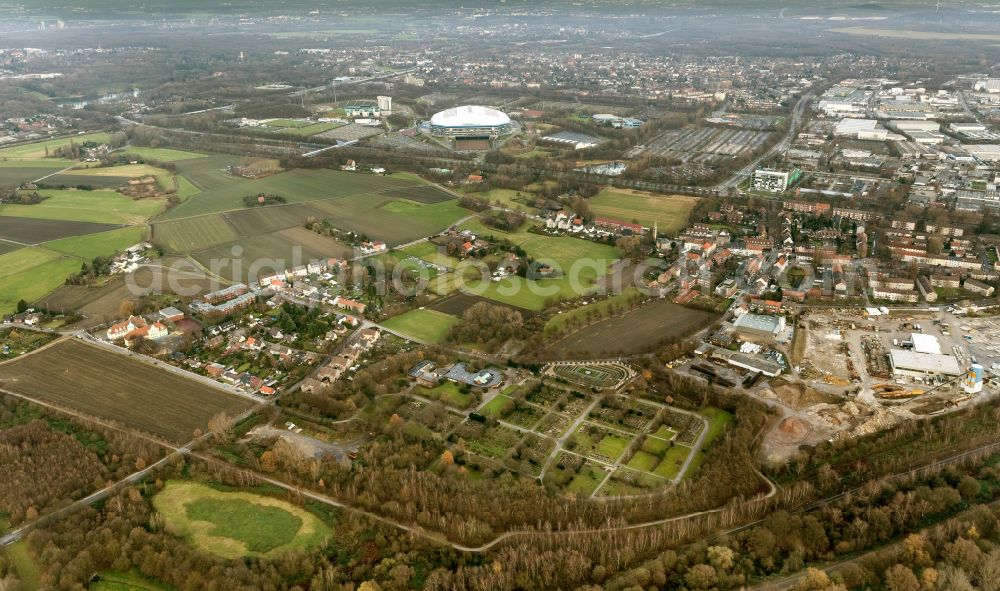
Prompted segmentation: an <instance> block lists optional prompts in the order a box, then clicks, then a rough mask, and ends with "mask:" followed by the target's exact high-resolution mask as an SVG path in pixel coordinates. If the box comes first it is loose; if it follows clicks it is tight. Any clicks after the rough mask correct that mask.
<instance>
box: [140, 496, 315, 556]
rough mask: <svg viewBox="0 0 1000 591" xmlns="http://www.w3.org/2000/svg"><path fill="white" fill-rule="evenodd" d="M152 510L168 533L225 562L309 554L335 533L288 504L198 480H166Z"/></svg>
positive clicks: (309, 515)
mask: <svg viewBox="0 0 1000 591" xmlns="http://www.w3.org/2000/svg"><path fill="white" fill-rule="evenodd" d="M153 506H154V507H155V508H156V510H157V511H159V512H160V513H161V514H162V515H163V517H164V521H165V522H166V529H167V531H169V532H170V533H173V534H174V535H177V536H179V537H181V538H184V540H185V541H187V542H188V543H189V544H191V545H192V546H194V547H195V548H198V549H199V550H202V551H204V552H208V553H210V554H215V555H216V556H220V557H222V558H226V559H236V558H242V557H245V556H265V557H275V556H279V555H281V554H284V553H286V552H289V551H293V550H300V551H301V550H307V549H309V548H313V547H315V546H317V545H319V544H322V543H323V542H324V541H326V539H327V538H329V537H330V535H331V533H332V531H331V529H330V527H329V526H328V525H326V524H325V523H323V521H322V520H321V519H320V518H319V517H317V516H316V515H313V514H312V513H310V512H309V511H306V510H305V509H303V508H301V507H297V506H295V505H293V504H291V503H289V502H287V501H282V500H280V499H276V498H273V497H268V496H264V495H259V494H254V493H249V492H235V491H221V490H216V489H214V488H211V487H209V486H207V485H204V484H199V483H196V482H180V481H172V482H168V483H167V486H166V487H165V488H164V489H163V490H162V491H161V492H159V493H157V494H156V496H154V497H153Z"/></svg>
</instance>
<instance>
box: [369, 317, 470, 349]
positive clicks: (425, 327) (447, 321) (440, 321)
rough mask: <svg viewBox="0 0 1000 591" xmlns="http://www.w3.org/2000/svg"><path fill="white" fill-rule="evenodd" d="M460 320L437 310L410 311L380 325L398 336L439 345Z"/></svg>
mask: <svg viewBox="0 0 1000 591" xmlns="http://www.w3.org/2000/svg"><path fill="white" fill-rule="evenodd" d="M460 322H461V320H459V319H458V318H455V317H454V316H452V315H450V314H445V313H444V312H438V311H437V310H429V309H424V310H410V311H409V312H407V313H405V314H401V315H399V316H396V317H395V318H390V319H389V320H386V321H385V322H383V323H382V324H383V325H384V326H385V327H386V328H389V329H391V330H394V331H396V332H398V333H400V334H403V335H407V336H410V337H413V338H415V339H417V340H419V341H423V342H426V343H440V342H442V341H444V339H445V338H446V337H447V336H448V333H449V332H450V331H451V329H452V327H454V326H455V325H456V324H458V323H460Z"/></svg>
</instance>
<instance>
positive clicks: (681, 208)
mask: <svg viewBox="0 0 1000 591" xmlns="http://www.w3.org/2000/svg"><path fill="white" fill-rule="evenodd" d="M697 201H698V198H697V197H688V196H687V195H657V194H654V193H642V192H639V191H629V190H627V189H604V190H603V191H601V192H600V193H598V194H597V195H595V196H594V197H591V198H590V209H591V211H593V212H594V215H596V216H599V217H607V218H614V219H618V220H623V221H626V222H633V221H634V222H636V223H639V224H642V225H643V226H646V227H647V228H652V227H653V226H654V225H656V226H657V229H658V231H660V232H663V233H666V234H668V235H670V236H676V235H677V234H678V233H679V232H680V231H681V230H682V229H684V227H685V226H687V223H688V218H689V217H690V215H691V210H692V209H693V208H694V206H695V203H697Z"/></svg>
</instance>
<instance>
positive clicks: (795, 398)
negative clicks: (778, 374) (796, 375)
mask: <svg viewBox="0 0 1000 591" xmlns="http://www.w3.org/2000/svg"><path fill="white" fill-rule="evenodd" d="M771 390H773V391H774V393H775V394H776V395H777V396H778V399H779V400H781V401H782V402H784V403H785V404H787V405H788V406H790V407H792V408H794V409H796V410H801V409H803V408H808V407H810V406H813V405H815V404H824V403H833V402H836V401H837V399H836V398H834V397H832V396H828V395H826V394H823V393H822V392H820V391H819V390H816V389H815V388H810V387H809V386H807V385H805V384H803V383H802V382H789V381H787V380H783V379H777V380H772V381H771Z"/></svg>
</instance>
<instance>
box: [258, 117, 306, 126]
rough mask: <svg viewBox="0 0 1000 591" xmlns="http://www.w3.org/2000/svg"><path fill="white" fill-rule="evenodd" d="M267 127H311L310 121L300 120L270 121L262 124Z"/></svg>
mask: <svg viewBox="0 0 1000 591" xmlns="http://www.w3.org/2000/svg"><path fill="white" fill-rule="evenodd" d="M264 125H266V126H268V127H306V126H308V125H312V122H310V121H304V120H302V119H271V120H270V121H267V122H265V123H264Z"/></svg>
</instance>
